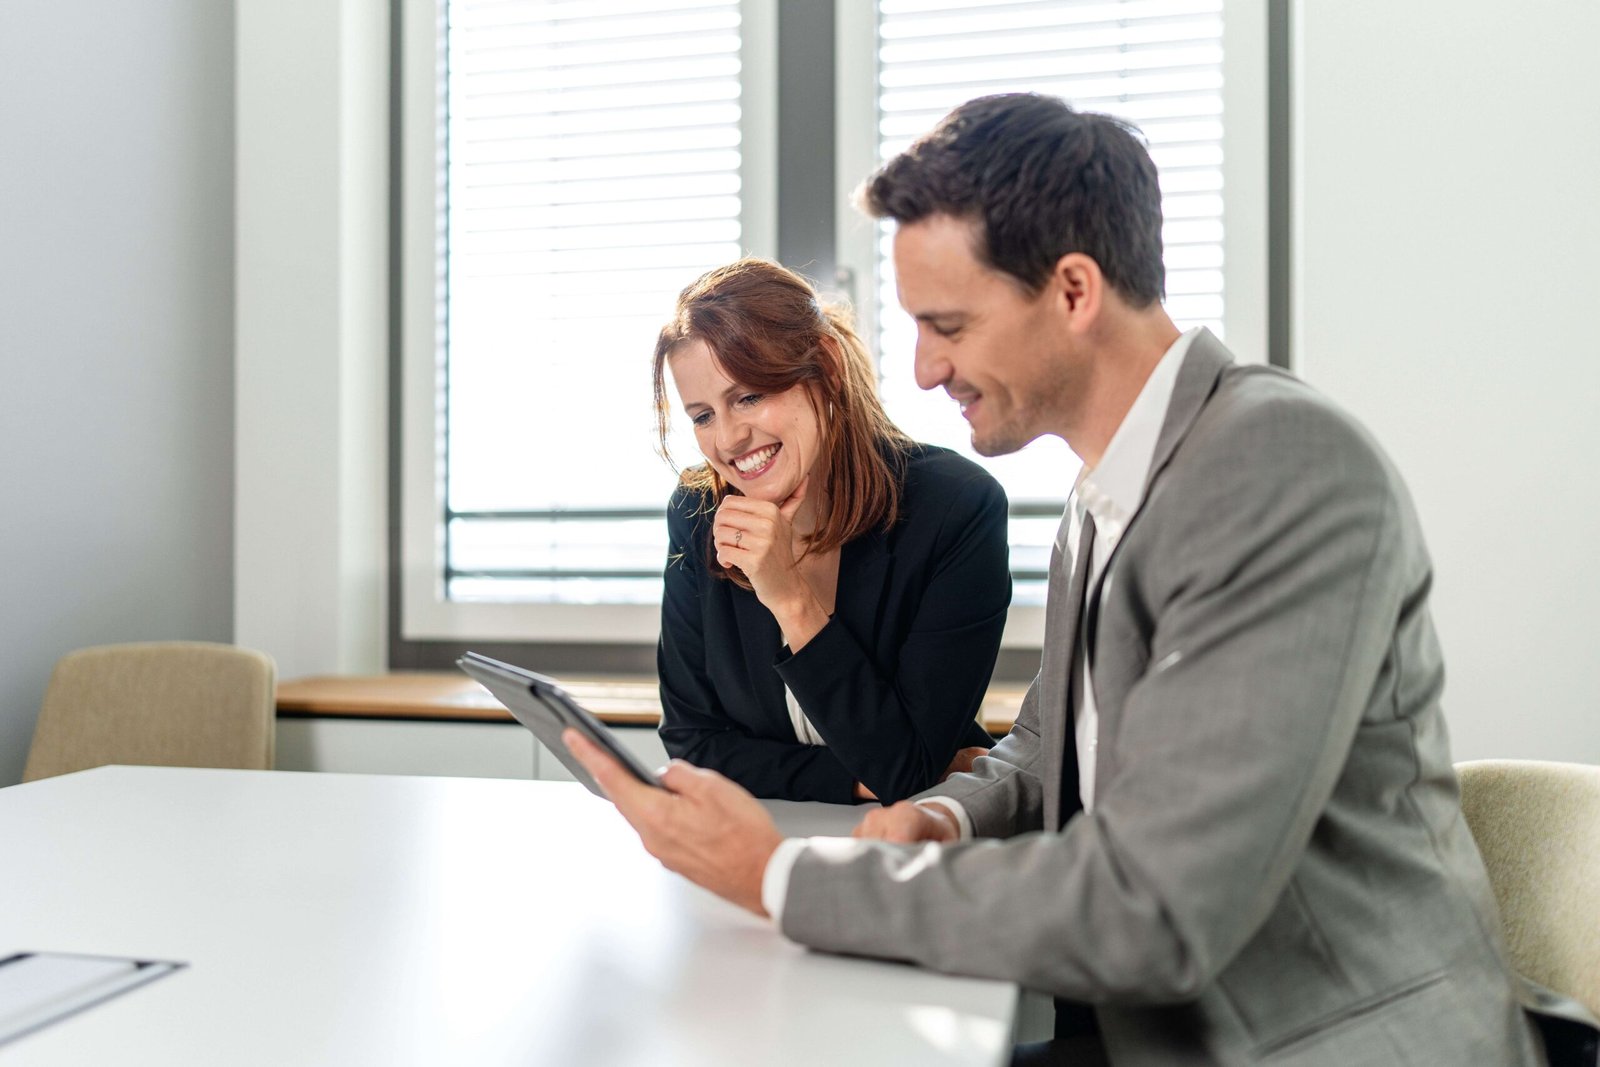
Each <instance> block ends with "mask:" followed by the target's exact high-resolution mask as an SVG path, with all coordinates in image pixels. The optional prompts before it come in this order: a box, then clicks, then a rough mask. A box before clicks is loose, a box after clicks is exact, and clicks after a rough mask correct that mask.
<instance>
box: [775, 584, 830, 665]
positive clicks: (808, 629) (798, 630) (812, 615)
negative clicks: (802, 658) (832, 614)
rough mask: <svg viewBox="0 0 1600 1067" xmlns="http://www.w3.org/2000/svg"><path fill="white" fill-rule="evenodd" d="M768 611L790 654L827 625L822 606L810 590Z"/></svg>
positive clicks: (803, 645) (825, 614) (797, 650)
mask: <svg viewBox="0 0 1600 1067" xmlns="http://www.w3.org/2000/svg"><path fill="white" fill-rule="evenodd" d="M769 610H771V612H772V615H773V618H775V619H777V620H778V629H780V630H782V631H783V643H784V644H786V645H788V646H789V651H790V653H791V654H792V653H795V652H799V651H800V650H801V649H802V648H804V647H805V646H806V645H807V644H808V643H809V642H810V641H811V639H812V638H813V637H815V636H817V635H818V634H819V633H821V632H822V629H823V627H825V626H827V625H828V618H829V616H828V613H827V612H826V611H823V610H822V605H821V604H819V603H817V598H816V596H814V595H813V594H812V592H811V590H810V589H807V590H805V591H804V593H802V594H801V595H800V596H797V597H795V598H794V599H792V600H789V601H785V602H784V603H782V604H779V605H776V606H773V607H771V608H770V609H769Z"/></svg>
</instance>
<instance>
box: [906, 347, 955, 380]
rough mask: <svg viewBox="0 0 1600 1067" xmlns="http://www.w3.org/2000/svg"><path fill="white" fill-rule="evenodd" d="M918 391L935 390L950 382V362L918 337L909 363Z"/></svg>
mask: <svg viewBox="0 0 1600 1067" xmlns="http://www.w3.org/2000/svg"><path fill="white" fill-rule="evenodd" d="M911 366H912V369H913V370H914V371H915V373H916V378H917V387H918V388H919V389H937V388H939V386H941V385H943V384H944V383H945V382H947V381H949V380H950V361H949V360H947V359H945V358H944V357H943V356H941V355H940V354H939V353H938V352H937V351H935V346H933V345H931V344H929V343H928V342H926V341H924V340H923V339H922V337H921V336H920V335H919V336H918V337H917V347H916V349H915V351H914V353H913V356H912V361H911Z"/></svg>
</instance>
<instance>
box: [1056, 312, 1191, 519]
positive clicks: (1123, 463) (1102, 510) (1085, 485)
mask: <svg viewBox="0 0 1600 1067" xmlns="http://www.w3.org/2000/svg"><path fill="white" fill-rule="evenodd" d="M1200 330H1201V327H1199V326H1196V327H1195V328H1194V329H1192V330H1187V331H1185V332H1184V333H1182V334H1180V335H1179V336H1178V339H1177V340H1176V341H1174V342H1172V347H1171V348H1168V349H1167V351H1166V353H1165V354H1164V355H1163V356H1162V357H1161V361H1160V362H1159V363H1157V364H1156V366H1155V369H1154V370H1152V371H1151V372H1150V377H1149V378H1147V379H1146V380H1145V383H1144V387H1143V388H1142V389H1140V390H1139V395H1138V396H1137V397H1135V398H1134V401H1133V406H1132V407H1130V408H1128V413H1127V414H1126V415H1124V416H1123V417H1122V423H1121V424H1120V425H1119V426H1118V427H1117V432H1116V433H1114V434H1113V435H1112V436H1111V443H1110V444H1109V445H1107V446H1106V451H1105V454H1104V455H1103V456H1101V457H1100V462H1099V464H1098V465H1097V466H1095V467H1094V468H1093V469H1092V470H1091V469H1090V468H1088V467H1085V468H1084V469H1083V470H1082V471H1080V472H1079V474H1078V480H1077V484H1076V485H1075V486H1074V487H1073V500H1074V502H1075V505H1076V506H1077V507H1078V508H1080V509H1081V510H1082V511H1087V512H1088V513H1089V514H1090V515H1093V516H1094V525H1095V532H1096V533H1097V534H1098V535H1100V536H1102V537H1104V538H1105V539H1106V543H1107V544H1111V545H1115V544H1116V543H1117V540H1118V539H1119V538H1121V536H1122V531H1123V529H1124V528H1125V527H1126V526H1127V524H1128V520H1129V519H1131V518H1132V517H1133V513H1134V512H1136V511H1138V510H1139V505H1140V503H1142V502H1143V500H1144V488H1145V481H1146V480H1147V479H1148V478H1149V477H1150V463H1151V461H1152V460H1153V459H1154V458H1155V453H1156V439H1157V438H1158V437H1160V436H1161V427H1162V424H1163V423H1165V422H1166V421H1167V407H1168V405H1170V404H1171V402H1172V390H1173V387H1174V386H1175V385H1176V384H1177V381H1178V369H1179V368H1180V367H1182V366H1183V359H1184V356H1186V355H1187V354H1188V352H1189V346H1190V344H1191V343H1192V342H1193V341H1194V339H1195V337H1196V336H1197V335H1198V334H1199V333H1200ZM1080 519H1081V514H1080Z"/></svg>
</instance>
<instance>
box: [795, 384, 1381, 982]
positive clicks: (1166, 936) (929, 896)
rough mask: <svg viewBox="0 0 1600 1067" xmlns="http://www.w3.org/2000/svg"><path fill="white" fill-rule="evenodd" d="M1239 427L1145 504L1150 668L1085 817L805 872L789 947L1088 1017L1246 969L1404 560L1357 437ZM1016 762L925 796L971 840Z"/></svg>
mask: <svg viewBox="0 0 1600 1067" xmlns="http://www.w3.org/2000/svg"><path fill="white" fill-rule="evenodd" d="M1245 415H1246V417H1245V418H1243V419H1242V424H1240V425H1234V426H1231V427H1230V432H1229V436H1228V437H1226V438H1224V439H1221V440H1212V441H1209V442H1199V443H1193V444H1192V445H1191V446H1190V447H1189V448H1188V449H1187V454H1186V455H1180V457H1179V460H1182V461H1184V462H1186V463H1187V469H1186V470H1184V471H1182V472H1181V474H1175V476H1174V477H1173V478H1172V479H1170V480H1169V481H1168V482H1167V483H1166V484H1165V485H1164V486H1162V487H1160V488H1161V490H1162V491H1163V492H1164V493H1165V494H1166V497H1165V500H1164V501H1163V502H1162V506H1161V508H1160V512H1159V514H1160V516H1161V517H1162V525H1161V526H1160V528H1159V529H1158V530H1156V531H1155V532H1154V534H1153V537H1154V540H1153V543H1151V544H1149V545H1147V546H1146V551H1147V552H1148V556H1147V562H1148V563H1149V567H1148V574H1147V575H1146V577H1145V581H1146V582H1147V583H1148V585H1149V586H1150V601H1151V603H1152V605H1153V608H1154V610H1155V617H1154V618H1153V619H1152V620H1151V622H1150V624H1149V629H1148V632H1149V635H1150V637H1149V642H1150V646H1151V647H1150V648H1149V650H1148V651H1149V659H1148V662H1149V663H1151V664H1156V665H1158V666H1154V667H1151V668H1149V669H1148V670H1147V671H1146V673H1145V674H1143V675H1142V676H1141V677H1140V678H1139V679H1138V681H1137V682H1135V683H1134V685H1133V686H1132V688H1131V689H1130V691H1129V692H1128V693H1127V695H1126V698H1125V700H1124V701H1123V703H1122V706H1121V707H1120V708H1118V709H1116V713H1115V714H1116V724H1115V730H1116V736H1115V738H1114V743H1115V746H1116V750H1117V752H1118V753H1119V759H1118V760H1117V761H1116V768H1115V770H1114V771H1113V773H1111V774H1109V775H1108V776H1106V777H1104V778H1102V780H1100V781H1099V782H1098V783H1097V788H1096V798H1095V807H1094V811H1093V812H1092V813H1089V814H1083V815H1080V816H1078V817H1076V818H1074V819H1072V820H1071V821H1070V822H1069V823H1068V825H1067V826H1066V828H1065V829H1064V831H1063V832H1062V833H1059V834H1044V833H1037V832H1036V833H1023V834H1020V835H1018V836H1014V837H1011V838H1009V839H1007V840H1004V841H988V840H979V841H974V842H969V843H962V844H958V845H952V846H944V847H941V846H937V845H925V846H918V847H914V848H907V847H895V846H889V845H884V844H882V843H875V847H873V848H871V849H870V850H866V851H863V852H861V853H858V854H856V855H854V856H852V857H841V858H838V859H837V860H831V859H829V858H827V857H819V856H811V855H807V856H803V857H802V858H801V860H800V861H799V863H797V864H796V866H795V869H794V872H793V876H792V878H791V881H790V886H789V902H788V906H787V909H786V911H785V914H784V921H783V932H784V933H785V934H786V935H787V936H789V937H791V938H793V939H794V940H797V941H800V942H802V943H805V944H808V945H812V946H814V947H817V948H823V949H830V950H836V951H844V952H851V953H856V954H864V955H871V956H880V957H887V958H895V959H905V960H911V961H914V962H917V963H920V964H923V965H926V966H929V967H933V968H935V969H939V970H944V971H950V972H954V973H961V974H972V975H978V976H984V977H995V978H1005V979H1010V980H1015V981H1020V982H1022V983H1024V984H1026V985H1028V986H1030V987H1033V988H1038V989H1043V990H1047V991H1049V992H1052V993H1055V994H1057V995H1061V996H1069V997H1074V998H1078V999H1084V1000H1091V1001H1105V1000H1126V1001H1147V1002H1163V1001H1167V1002H1170V1001H1181V1000H1186V999H1191V998H1192V997H1194V996H1195V995H1197V993H1198V991H1199V990H1201V989H1203V988H1204V987H1205V986H1206V985H1207V984H1208V983H1209V982H1210V981H1211V980H1212V979H1213V978H1214V977H1215V975H1216V974H1217V973H1218V972H1220V970H1221V969H1222V968H1223V967H1224V966H1226V964H1227V963H1228V962H1229V961H1230V960H1231V959H1232V958H1233V957H1234V956H1235V955H1236V954H1237V953H1238V952H1239V951H1240V949H1241V948H1242V947H1243V946H1244V944H1245V943H1246V942H1247V940H1248V939H1249V937H1250V936H1251V935H1252V934H1253V933H1254V932H1255V931H1256V930H1257V929H1258V928H1259V927H1260V925H1261V924H1262V923H1263V922H1264V921H1265V919H1266V917H1267V915H1268V914H1269V913H1270V910H1271V908H1272V906H1273V904H1274V902H1275V901H1276V900H1277V899H1278V898H1279V896H1280V895H1281V894H1282V892H1283V891H1284V889H1285V887H1286V885H1287V883H1288V880H1289V878H1290V875H1291V874H1292V872H1293V870H1294V869H1295V867H1296V865H1297V863H1298V862H1299V859H1300V857H1301V856H1302V855H1303V854H1304V851H1305V849H1306V847H1307V844H1308V842H1309V840H1310V836H1311V832H1312V828H1313V826H1314V825H1315V823H1316V821H1317V819H1318V817H1319V815H1320V813H1321V811H1322V809H1323V808H1324V806H1325V804H1326V803H1327V800H1328V797H1329V795H1330V794H1331V792H1332V790H1333V787H1334V784H1335V782H1336V780H1337V778H1338V776H1339V773H1340V771H1341V769H1342V767H1343V765H1344V763H1345V760H1346V757H1347V755H1348V752H1349V749H1350V745H1351V742H1352V738H1353V737H1354V734H1355V731H1356V728H1357V726H1358V724H1359V721H1360V718H1361V715H1362V712H1363V710H1364V708H1365V706H1366V702H1367V699H1368V696H1369V694H1370V692H1371V691H1372V689H1373V686H1374V684H1375V679H1376V677H1377V675H1378V672H1379V670H1380V668H1381V666H1382V664H1383V661H1384V657H1385V654H1386V651H1387V648H1388V645H1389V642H1390V641H1391V639H1392V637H1393V628H1394V618H1395V615H1396V613H1397V611H1398V610H1399V603H1398V601H1399V598H1400V596H1401V592H1400V589H1401V585H1402V583H1401V570H1402V558H1401V557H1402V550H1403V548H1404V547H1407V546H1404V545H1402V544H1401V542H1402V538H1403V536H1404V535H1403V534H1402V533H1401V527H1400V523H1399V521H1398V519H1397V502H1396V493H1397V492H1398V491H1399V490H1398V487H1397V485H1396V483H1395V482H1394V480H1393V477H1392V474H1391V473H1390V472H1389V470H1388V468H1387V465H1386V463H1385V462H1384V461H1383V459H1382V457H1381V456H1380V455H1378V453H1377V452H1376V450H1375V448H1374V447H1373V446H1372V445H1371V443H1370V442H1369V441H1368V440H1367V438H1366V437H1365V436H1364V434H1362V433H1361V432H1360V431H1359V429H1357V428H1356V427H1354V425H1353V424H1352V423H1350V422H1349V420H1347V419H1346V418H1344V417H1343V416H1341V415H1339V414H1337V413H1336V412H1334V411H1332V410H1331V409H1330V408H1328V407H1327V406H1325V405H1322V404H1321V403H1319V402H1314V401H1313V402H1307V401H1304V400H1301V401H1298V402H1295V403H1287V404H1281V405H1272V404H1266V405H1261V406H1260V410H1259V411H1253V412H1247V413H1245ZM1176 462H1177V461H1175V463H1176ZM1152 517H1153V516H1152ZM1031 721H1032V722H1037V719H1036V718H1034V719H1033V720H1031ZM1107 721H1108V720H1107V719H1105V718H1103V719H1102V726H1103V727H1104V726H1105V725H1106V724H1107ZM1032 736H1033V739H1034V741H1035V742H1036V740H1037V733H1036V731H1034V732H1032ZM1106 743H1107V739H1106V738H1104V737H1103V738H1102V745H1104V744H1106ZM1015 747H1016V749H1017V750H1018V754H1017V757H1016V759H1017V762H1015V763H1012V762H1007V761H1005V760H1004V757H1005V755H1006V753H1005V752H1003V751H1002V749H1003V748H1004V746H1001V748H997V749H996V752H997V754H998V755H997V757H995V758H994V762H996V763H997V764H998V765H997V766H996V767H993V768H984V769H983V770H982V771H981V772H980V773H979V774H977V775H974V776H972V777H973V778H975V779H977V780H978V781H976V782H973V783H967V782H959V783H958V784H957V786H956V788H954V789H953V790H941V792H942V793H945V794H946V795H954V796H955V797H956V799H959V800H961V801H962V803H963V804H969V803H970V804H972V805H973V809H974V815H975V822H976V821H977V816H978V815H979V814H980V813H981V815H982V818H983V825H984V827H985V829H986V830H987V829H991V828H994V827H997V826H999V825H1001V822H1002V820H1001V818H1000V816H999V814H998V808H999V806H1000V804H1001V802H1002V801H1004V802H1012V801H1019V800H1021V799H1023V798H1025V797H1026V795H1027V792H1026V790H1025V789H1024V788H1022V787H1021V785H1020V780H1021V778H1022V776H1024V775H1026V774H1027V772H1028V768H1029V767H1031V766H1032V760H1031V759H1029V755H1030V753H1029V752H1028V749H1027V745H1026V744H1023V743H1021V742H1019V743H1018V745H1017V746H1015ZM1032 755H1033V757H1034V758H1036V757H1037V753H1036V752H1034V753H1032ZM963 792H965V793H967V794H968V795H966V796H964V795H962V794H963ZM991 793H992V794H993V796H994V798H995V805H994V809H991V807H990V804H989V795H988V794H991ZM968 796H971V797H974V798H976V799H975V802H974V801H969V799H968ZM1033 804H1034V806H1035V807H1037V800H1036V799H1035V800H1034V801H1033Z"/></svg>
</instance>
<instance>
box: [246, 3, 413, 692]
mask: <svg viewBox="0 0 1600 1067" xmlns="http://www.w3.org/2000/svg"><path fill="white" fill-rule="evenodd" d="M237 12H238V37H237V49H238V51H237V57H238V112H237V136H238V141H237V152H238V155H237V160H238V163H237V166H238V176H239V182H238V200H237V211H238V214H237V230H236V234H237V246H236V247H237V261H238V295H239V300H238V317H237V351H238V364H237V373H238V383H237V392H238V437H237V462H236V467H235V472H236V473H235V477H236V481H237V485H238V504H237V513H236V514H237V524H236V529H237V531H238V536H237V540H236V549H235V559H234V582H235V584H236V589H237V598H236V605H235V611H234V627H235V633H236V635H237V640H238V642H239V643H240V644H241V645H247V646H249V647H252V648H259V649H261V650H262V651H264V652H267V653H269V654H270V655H271V656H273V658H274V659H276V660H277V663H278V669H279V673H280V676H281V677H284V678H293V677H296V676H299V675H305V674H321V673H334V672H344V673H362V672H365V673H370V672H373V671H378V670H382V669H383V667H384V665H385V664H384V625H383V619H384V604H385V598H384V579H385V575H386V570H385V568H386V566H387V556H386V549H385V544H384V530H385V512H384V505H385V500H386V495H385V489H386V481H387V470H388V468H387V463H388V456H387V452H386V441H385V432H386V426H387V423H386V418H385V415H386V411H387V407H388V348H387V341H388V331H387V317H386V316H387V302H386V301H387V292H388V263H387V258H386V257H387V254H388V232H387V225H388V215H387V207H388V137H389V127H388V92H389V81H388V62H389V54H388V48H389V36H388V5H387V3H386V2H385V0H237ZM231 45H232V42H230V47H231Z"/></svg>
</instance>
